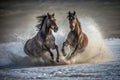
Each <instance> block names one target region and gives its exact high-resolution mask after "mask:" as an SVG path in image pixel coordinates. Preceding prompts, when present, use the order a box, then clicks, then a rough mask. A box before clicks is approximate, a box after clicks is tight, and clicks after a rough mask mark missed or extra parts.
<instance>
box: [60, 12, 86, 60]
mask: <svg viewBox="0 0 120 80" xmlns="http://www.w3.org/2000/svg"><path fill="white" fill-rule="evenodd" d="M68 19H69V24H70V29H71V31H70V32H69V34H68V36H67V39H66V41H65V42H64V43H63V46H62V52H63V55H64V56H66V53H65V50H64V46H68V45H70V46H71V47H73V48H74V51H73V52H72V53H71V55H70V56H68V57H67V60H69V59H71V57H72V56H73V55H74V54H75V52H76V50H80V51H84V49H85V47H86V46H87V44H88V38H87V36H86V34H85V33H84V32H82V28H81V24H80V22H79V21H78V19H77V16H76V12H75V11H74V12H73V13H71V12H70V11H69V13H68Z"/></svg>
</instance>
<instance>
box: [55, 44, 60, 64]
mask: <svg viewBox="0 0 120 80" xmlns="http://www.w3.org/2000/svg"><path fill="white" fill-rule="evenodd" d="M55 49H56V51H57V58H56V61H57V62H59V50H58V46H57V45H55Z"/></svg>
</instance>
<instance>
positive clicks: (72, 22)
mask: <svg viewBox="0 0 120 80" xmlns="http://www.w3.org/2000/svg"><path fill="white" fill-rule="evenodd" d="M68 20H69V24H70V29H71V30H72V31H73V30H74V29H75V26H76V23H77V17H76V12H75V11H74V12H73V13H72V12H70V11H69V12H68Z"/></svg>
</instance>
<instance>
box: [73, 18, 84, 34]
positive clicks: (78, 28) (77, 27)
mask: <svg viewBox="0 0 120 80" xmlns="http://www.w3.org/2000/svg"><path fill="white" fill-rule="evenodd" d="M74 32H75V33H76V34H77V35H79V34H80V33H82V29H81V25H80V23H79V21H78V19H76V25H75V29H74Z"/></svg>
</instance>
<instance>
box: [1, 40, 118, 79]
mask: <svg viewBox="0 0 120 80" xmlns="http://www.w3.org/2000/svg"><path fill="white" fill-rule="evenodd" d="M105 43H106V44H107V45H108V47H109V48H110V49H111V50H112V53H113V55H114V59H113V60H112V61H111V62H108V63H100V64H99V63H98V64H90V63H89V64H76V65H75V64H74V65H64V66H63V65H62V66H45V67H41V66H37V67H25V68H1V69H0V80H120V39H107V40H105Z"/></svg>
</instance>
